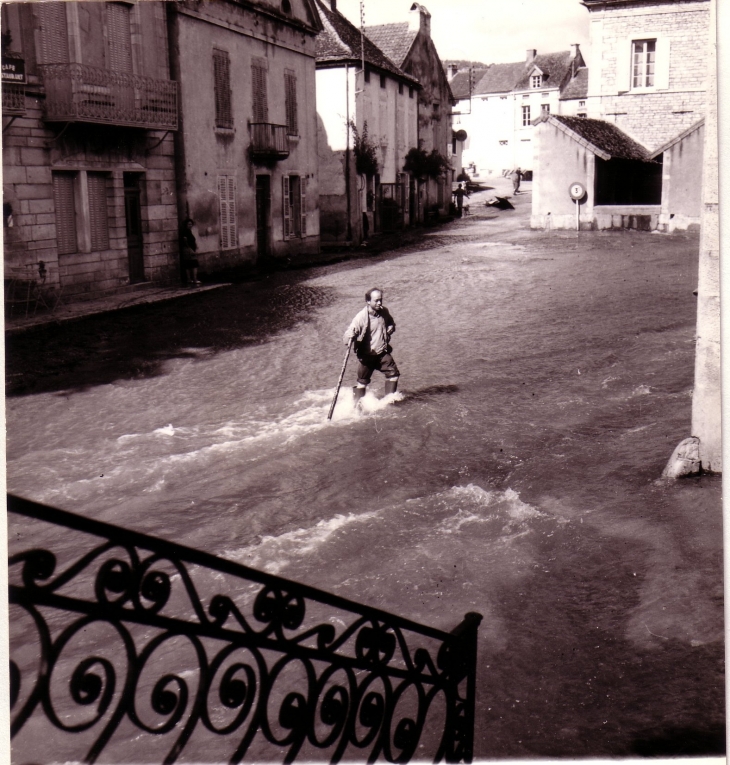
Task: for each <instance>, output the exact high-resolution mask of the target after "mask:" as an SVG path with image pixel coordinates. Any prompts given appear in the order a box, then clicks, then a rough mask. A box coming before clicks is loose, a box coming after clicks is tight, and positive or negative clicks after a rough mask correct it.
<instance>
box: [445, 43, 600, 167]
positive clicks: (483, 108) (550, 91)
mask: <svg viewBox="0 0 730 765" xmlns="http://www.w3.org/2000/svg"><path fill="white" fill-rule="evenodd" d="M586 72H587V70H586V67H585V61H584V60H583V55H582V53H581V51H580V48H579V46H578V45H572V46H571V48H570V50H569V51H562V52H559V53H545V54H538V53H537V51H536V50H535V49H534V48H530V49H528V50H527V53H526V56H525V60H524V61H518V62H513V63H505V64H492V65H491V66H489V67H487V68H486V69H484V70H474V71H472V72H471V73H467V72H464V73H460V74H457V75H456V77H457V78H459V82H458V90H457V93H458V100H457V103H456V107H455V112H456V116H455V119H454V125H455V127H461V128H463V129H465V130H466V132H467V134H468V136H469V138H468V139H467V144H466V146H465V148H464V163H465V165H466V168H467V170H468V171H469V172H470V173H471V174H472V175H474V176H475V177H477V178H478V177H479V176H480V175H481V176H490V175H494V174H497V175H498V174H500V173H504V172H508V171H510V170H512V169H514V168H515V167H520V168H521V169H522V170H523V171H525V172H528V173H529V172H531V171H532V169H533V158H534V153H535V152H534V145H533V140H534V136H533V132H534V131H533V127H534V122H535V120H536V119H538V118H539V117H541V116H542V115H550V114H562V113H576V114H577V113H578V112H579V111H582V110H584V107H585V104H584V105H583V107H581V106H580V105H579V104H580V101H584V100H585V98H586V96H585V92H584V89H583V90H581V82H585V78H586ZM467 77H469V78H470V79H467ZM467 84H468V85H469V87H468V90H467V89H466V86H467ZM581 96H582V98H581Z"/></svg>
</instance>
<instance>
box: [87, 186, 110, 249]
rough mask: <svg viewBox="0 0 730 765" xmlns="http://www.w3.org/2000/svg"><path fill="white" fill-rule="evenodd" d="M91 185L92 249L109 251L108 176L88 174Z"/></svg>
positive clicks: (90, 224)
mask: <svg viewBox="0 0 730 765" xmlns="http://www.w3.org/2000/svg"><path fill="white" fill-rule="evenodd" d="M87 179H88V184H89V228H90V233H91V249H92V250H94V251H96V250H108V249H109V213H108V210H107V205H106V176H105V175H104V174H103V173H87Z"/></svg>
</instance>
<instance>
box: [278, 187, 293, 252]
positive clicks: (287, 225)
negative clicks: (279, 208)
mask: <svg viewBox="0 0 730 765" xmlns="http://www.w3.org/2000/svg"><path fill="white" fill-rule="evenodd" d="M281 180H282V185H283V190H282V200H283V203H284V239H289V238H290V237H291V229H292V225H291V199H290V198H289V194H290V191H289V190H290V183H289V176H288V175H285V176H283V177H282V179H281Z"/></svg>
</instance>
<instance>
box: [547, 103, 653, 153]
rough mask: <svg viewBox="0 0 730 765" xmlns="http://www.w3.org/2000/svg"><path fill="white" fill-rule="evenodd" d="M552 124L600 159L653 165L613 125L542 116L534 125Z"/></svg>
mask: <svg viewBox="0 0 730 765" xmlns="http://www.w3.org/2000/svg"><path fill="white" fill-rule="evenodd" d="M540 122H549V123H550V124H552V125H555V126H556V127H558V128H559V129H561V130H562V131H563V132H565V133H567V134H568V135H571V136H572V137H573V138H575V139H576V140H577V141H578V142H579V143H581V144H583V145H584V146H586V148H588V149H590V151H592V152H593V153H594V154H597V155H598V156H599V157H601V159H633V160H638V161H639V162H653V160H652V159H651V157H650V155H649V152H648V151H647V150H646V149H645V148H644V147H643V146H642V145H641V144H640V143H637V142H636V141H634V139H633V138H630V137H629V136H628V135H626V133H624V132H623V131H622V130H620V129H619V128H618V127H616V125H614V124H613V123H612V122H605V121H604V120H594V119H589V118H587V117H565V116H563V115H562V114H551V115H550V116H542V117H540V118H539V119H537V120H535V123H534V124H538V123H540Z"/></svg>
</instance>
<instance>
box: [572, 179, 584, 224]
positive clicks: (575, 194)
mask: <svg viewBox="0 0 730 765" xmlns="http://www.w3.org/2000/svg"><path fill="white" fill-rule="evenodd" d="M568 193H569V194H570V198H571V199H572V200H573V202H575V230H576V231H580V200H581V199H583V197H584V196H585V195H586V188H585V186H584V185H583V184H582V183H578V182H577V181H576V182H575V183H571V184H570V188H569V189H568Z"/></svg>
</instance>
